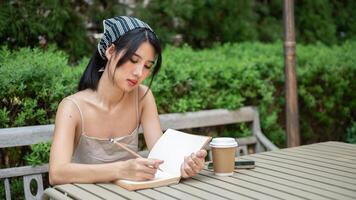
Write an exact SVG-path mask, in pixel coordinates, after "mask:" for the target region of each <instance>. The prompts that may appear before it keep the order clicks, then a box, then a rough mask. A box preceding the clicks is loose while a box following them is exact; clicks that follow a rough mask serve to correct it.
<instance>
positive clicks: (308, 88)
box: [0, 42, 356, 146]
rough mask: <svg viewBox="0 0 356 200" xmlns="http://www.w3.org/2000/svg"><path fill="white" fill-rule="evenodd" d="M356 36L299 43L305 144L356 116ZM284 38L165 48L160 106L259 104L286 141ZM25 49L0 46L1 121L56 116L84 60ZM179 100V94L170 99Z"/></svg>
mask: <svg viewBox="0 0 356 200" xmlns="http://www.w3.org/2000/svg"><path fill="white" fill-rule="evenodd" d="M355 49H356V48H355V42H346V43H345V44H344V45H342V46H332V47H327V46H325V45H322V44H318V45H316V46H310V45H309V46H304V45H298V48H297V74H298V88H299V90H298V94H299V109H300V125H301V133H302V138H303V143H309V142H315V141H323V140H328V139H333V140H341V139H342V138H343V136H344V134H345V133H346V128H347V127H349V126H350V124H351V122H352V121H355V120H354V116H355V110H356V109H355V107H356V102H355V101H353V100H354V99H355V94H354V92H352V91H355V90H356V88H355V84H352V83H353V80H354V78H355V63H356V62H355V57H354V55H355ZM282 55H283V48H282V44H281V43H280V42H277V43H274V44H261V43H256V42H248V43H237V44H225V45H217V46H215V47H213V48H212V49H204V50H199V51H196V50H193V49H192V48H191V47H189V46H187V45H186V46H184V47H182V48H174V47H171V46H168V47H167V48H166V49H165V51H164V55H163V56H164V61H163V68H162V70H161V72H160V73H159V75H158V76H157V77H156V80H155V81H154V82H153V85H152V90H153V92H154V94H155V96H156V100H157V105H158V109H159V112H160V113H168V112H185V111H194V110H202V109H212V108H228V109H234V108H239V107H241V106H245V105H257V106H259V110H260V112H261V119H262V127H263V129H264V132H265V133H266V134H267V135H268V136H269V137H270V138H271V139H272V140H273V141H274V142H275V143H277V144H278V145H279V146H283V145H284V131H283V129H284V121H285V120H284V118H285V117H284V104H285V100H284V95H285V93H284V64H283V57H282ZM87 61H88V60H87V59H84V60H83V61H82V62H81V63H80V64H79V65H78V66H77V67H69V66H68V57H67V56H66V55H65V54H64V53H62V52H59V51H56V50H55V49H54V48H50V50H49V51H48V52H44V51H41V50H38V49H34V50H31V49H28V48H24V49H21V50H20V51H16V52H10V51H9V50H7V49H6V48H3V49H2V50H1V51H0V99H1V101H0V106H1V108H2V109H0V126H1V127H12V126H23V125H35V124H48V123H53V119H54V116H55V111H56V108H57V105H58V103H59V101H60V100H61V99H62V98H63V97H64V96H67V95H69V94H71V93H74V92H75V90H76V86H77V83H78V80H79V77H80V75H81V73H82V71H83V69H84V67H85V65H86V63H87ZM172 99H175V101H172Z"/></svg>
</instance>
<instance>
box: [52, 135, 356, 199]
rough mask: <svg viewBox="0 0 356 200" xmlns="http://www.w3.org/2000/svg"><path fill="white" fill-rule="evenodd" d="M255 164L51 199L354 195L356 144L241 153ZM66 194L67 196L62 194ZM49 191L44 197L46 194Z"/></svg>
mask: <svg viewBox="0 0 356 200" xmlns="http://www.w3.org/2000/svg"><path fill="white" fill-rule="evenodd" d="M241 159H249V160H254V161H255V163H256V167H255V168H254V169H249V170H246V169H245V170H236V173H235V174H234V175H233V176H232V177H217V176H214V175H213V173H212V172H211V171H209V170H203V171H202V172H201V173H200V174H199V175H197V176H196V177H194V178H191V179H188V180H182V181H181V182H180V183H179V184H177V185H171V186H166V187H159V188H154V189H146V190H138V191H127V190H125V189H122V188H120V187H118V186H116V185H113V184H66V185H60V186H56V187H54V188H50V189H47V190H46V192H45V194H47V195H48V196H50V197H51V198H53V199H56V198H58V199H88V200H89V199H140V200H144V199H168V200H169V199H189V200H194V199H214V200H220V199H303V200H305V199H318V200H319V199H337V200H341V199H342V200H344V199H356V145H353V144H347V143H342V142H324V143H317V144H311V145H305V146H300V147H294V148H287V149H281V150H276V151H270V152H264V153H260V154H253V155H249V156H243V157H241ZM65 194H67V195H68V196H65ZM48 196H47V197H48Z"/></svg>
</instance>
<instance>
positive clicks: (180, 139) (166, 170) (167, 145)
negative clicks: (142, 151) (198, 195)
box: [115, 129, 211, 190]
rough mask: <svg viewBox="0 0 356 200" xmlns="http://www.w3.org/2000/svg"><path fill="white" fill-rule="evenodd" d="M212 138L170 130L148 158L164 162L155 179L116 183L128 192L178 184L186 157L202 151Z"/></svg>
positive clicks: (160, 139)
mask: <svg viewBox="0 0 356 200" xmlns="http://www.w3.org/2000/svg"><path fill="white" fill-rule="evenodd" d="M210 140H211V137H208V136H200V135H193V134H188V133H184V132H181V131H176V130H173V129H168V130H166V132H165V133H164V134H163V135H162V136H161V137H160V138H159V140H158V141H157V142H156V144H155V145H154V147H153V148H152V150H151V152H150V153H149V155H148V158H156V159H161V160H164V163H163V164H161V165H160V169H162V171H160V170H157V173H156V175H155V178H154V179H152V180H148V181H130V180H117V181H116V182H115V183H116V184H117V185H119V186H121V187H123V188H126V189H128V190H137V189H145V188H153V187H159V186H163V185H169V184H174V183H178V182H179V180H180V178H181V173H180V167H181V165H182V163H183V162H184V157H185V156H189V155H190V154H191V153H195V152H197V151H198V150H200V149H202V148H203V147H204V146H205V145H206V144H207V143H208V142H209V141H210Z"/></svg>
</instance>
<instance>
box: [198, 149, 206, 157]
mask: <svg viewBox="0 0 356 200" xmlns="http://www.w3.org/2000/svg"><path fill="white" fill-rule="evenodd" d="M196 155H197V157H199V158H205V157H206V156H207V155H208V152H207V151H206V150H205V149H200V150H199V151H197V153H196Z"/></svg>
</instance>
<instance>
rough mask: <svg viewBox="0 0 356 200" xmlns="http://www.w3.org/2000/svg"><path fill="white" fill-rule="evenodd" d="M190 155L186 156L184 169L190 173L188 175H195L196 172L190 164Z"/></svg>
mask: <svg viewBox="0 0 356 200" xmlns="http://www.w3.org/2000/svg"><path fill="white" fill-rule="evenodd" d="M189 160H190V157H186V159H185V161H184V171H185V172H186V173H187V174H188V176H194V175H195V172H194V170H193V169H192V167H191V166H190V164H189ZM190 163H191V162H190Z"/></svg>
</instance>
